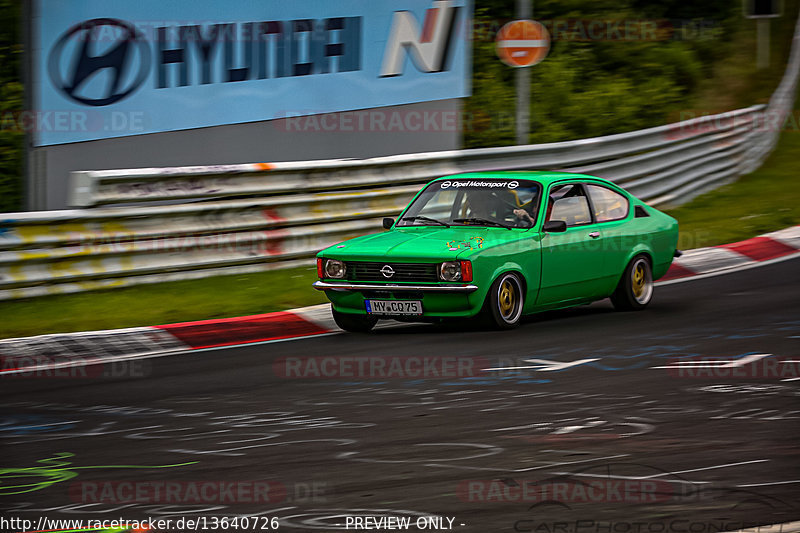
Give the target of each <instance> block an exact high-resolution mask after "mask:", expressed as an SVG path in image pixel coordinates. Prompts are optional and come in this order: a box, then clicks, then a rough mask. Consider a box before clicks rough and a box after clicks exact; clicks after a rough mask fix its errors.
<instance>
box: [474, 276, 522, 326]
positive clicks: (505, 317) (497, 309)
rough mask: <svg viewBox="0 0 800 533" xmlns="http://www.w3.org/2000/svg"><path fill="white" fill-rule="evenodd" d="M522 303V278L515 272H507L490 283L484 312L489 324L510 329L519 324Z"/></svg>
mask: <svg viewBox="0 0 800 533" xmlns="http://www.w3.org/2000/svg"><path fill="white" fill-rule="evenodd" d="M524 303H525V294H524V292H523V291H522V280H521V279H520V277H519V276H518V275H517V274H515V273H513V272H508V273H506V274H503V275H502V276H500V277H499V278H497V279H496V280H495V281H494V283H492V286H491V288H490V289H489V295H488V296H487V298H486V304H485V305H486V308H485V309H484V313H485V315H486V317H487V318H488V319H489V322H490V323H491V325H494V326H495V327H497V328H499V329H512V328H515V327H517V326H519V323H520V319H521V318H522V307H523V304H524Z"/></svg>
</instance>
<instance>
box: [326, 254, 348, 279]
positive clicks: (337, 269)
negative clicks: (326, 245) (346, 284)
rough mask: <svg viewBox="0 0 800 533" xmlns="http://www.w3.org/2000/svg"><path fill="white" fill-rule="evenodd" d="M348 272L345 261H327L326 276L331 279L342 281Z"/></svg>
mask: <svg viewBox="0 0 800 533" xmlns="http://www.w3.org/2000/svg"><path fill="white" fill-rule="evenodd" d="M346 272H347V266H346V265H345V264H344V261H339V260H338V259H328V260H327V261H325V276H326V277H329V278H336V279H341V278H343V277H344V275H345V273H346Z"/></svg>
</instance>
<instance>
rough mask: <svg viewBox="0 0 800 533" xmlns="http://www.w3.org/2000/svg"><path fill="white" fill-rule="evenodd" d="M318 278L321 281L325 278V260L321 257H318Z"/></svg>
mask: <svg viewBox="0 0 800 533" xmlns="http://www.w3.org/2000/svg"><path fill="white" fill-rule="evenodd" d="M317 277H318V278H319V279H324V278H325V260H324V259H323V258H321V257H317Z"/></svg>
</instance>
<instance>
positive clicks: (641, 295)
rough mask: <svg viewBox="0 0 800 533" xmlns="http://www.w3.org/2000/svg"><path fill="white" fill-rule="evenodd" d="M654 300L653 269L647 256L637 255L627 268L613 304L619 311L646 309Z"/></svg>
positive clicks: (615, 293)
mask: <svg viewBox="0 0 800 533" xmlns="http://www.w3.org/2000/svg"><path fill="white" fill-rule="evenodd" d="M652 299H653V268H652V266H651V265H650V259H649V258H648V257H647V256H646V255H643V254H642V255H637V256H636V257H634V258H633V259H632V260H631V262H630V263H628V266H627V267H626V268H625V273H624V274H622V279H620V280H619V284H618V285H617V288H616V290H615V291H614V294H612V295H611V303H612V304H614V308H616V309H617V310H619V311H637V310H639V309H644V308H645V307H647V304H649V303H650V300H652Z"/></svg>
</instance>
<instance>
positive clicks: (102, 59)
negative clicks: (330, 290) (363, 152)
mask: <svg viewBox="0 0 800 533" xmlns="http://www.w3.org/2000/svg"><path fill="white" fill-rule="evenodd" d="M37 11H38V17H37V18H36V20H35V23H34V28H33V29H34V46H33V49H34V50H35V51H36V52H37V54H36V57H35V66H34V72H35V75H36V78H38V79H36V80H34V86H35V95H34V99H35V102H36V110H35V112H36V114H37V116H36V120H37V123H38V124H39V126H38V127H36V128H34V131H35V134H34V138H33V144H34V145H36V146H46V145H55V144H64V143H73V142H80V141H89V140H97V139H108V138H113V137H123V136H129V135H141V134H147V133H157V132H167V131H177V130H187V129H194V128H204V127H208V126H218V125H224V124H240V123H245V122H257V121H265V120H273V119H280V118H286V117H295V116H307V115H316V114H323V113H333V112H341V111H349V110H356V109H368V108H376V107H384V106H394V105H401V104H410V103H417V102H427V101H434V100H445V99H452V98H460V97H465V96H468V95H469V90H470V87H469V75H470V72H469V63H470V61H469V54H470V50H469V32H468V31H467V28H468V27H469V20H470V18H471V0H433V1H432V0H397V1H394V2H375V1H370V0H349V1H347V2H330V1H327V0H302V1H294V2H286V1H282V0H260V1H258V2H249V1H241V0H239V1H228V2H219V1H218V0H172V1H170V2H164V1H159V2H156V1H154V0H141V1H138V2H130V1H128V0H59V1H58V2H55V1H46V0H41V1H40V2H39V3H38V9H37Z"/></svg>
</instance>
